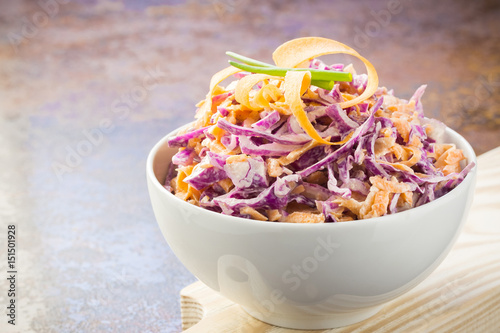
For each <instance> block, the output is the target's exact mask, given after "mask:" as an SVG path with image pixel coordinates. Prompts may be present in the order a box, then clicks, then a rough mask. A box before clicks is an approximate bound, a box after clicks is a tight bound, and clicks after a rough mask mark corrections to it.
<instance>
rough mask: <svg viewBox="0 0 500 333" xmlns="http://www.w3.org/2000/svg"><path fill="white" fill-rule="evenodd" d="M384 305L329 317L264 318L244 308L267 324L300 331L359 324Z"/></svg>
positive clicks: (279, 315) (273, 315)
mask: <svg viewBox="0 0 500 333" xmlns="http://www.w3.org/2000/svg"><path fill="white" fill-rule="evenodd" d="M382 307H383V305H377V306H374V307H371V308H366V309H362V310H358V311H353V312H346V313H332V314H330V315H327V316H317V315H309V316H308V315H297V314H292V315H284V314H279V313H274V314H269V315H268V316H266V317H262V315H261V314H260V313H258V314H257V313H254V314H255V315H254V314H252V312H253V311H252V310H251V309H248V308H245V307H243V306H242V308H243V310H245V312H246V313H248V314H249V315H250V316H252V317H254V318H256V319H258V320H261V321H263V322H265V323H267V324H271V325H274V326H280V327H285V328H292V329H300V330H319V329H330V328H336V327H342V326H348V325H352V324H356V323H359V322H361V321H363V320H365V319H368V318H370V317H372V316H373V315H375V314H376V313H377V312H379V311H380V310H381V309H382Z"/></svg>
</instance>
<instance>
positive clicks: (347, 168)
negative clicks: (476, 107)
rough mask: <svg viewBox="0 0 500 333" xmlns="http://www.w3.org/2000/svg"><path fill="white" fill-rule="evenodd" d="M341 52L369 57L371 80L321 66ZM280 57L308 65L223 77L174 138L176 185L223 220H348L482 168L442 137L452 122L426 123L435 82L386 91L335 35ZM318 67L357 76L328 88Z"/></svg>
mask: <svg viewBox="0 0 500 333" xmlns="http://www.w3.org/2000/svg"><path fill="white" fill-rule="evenodd" d="M335 53H344V54H348V55H351V56H354V57H357V58H359V59H361V60H362V61H363V63H364V64H365V66H366V71H367V74H359V75H358V74H357V73H356V72H355V70H354V69H353V67H352V65H348V66H344V65H342V64H336V65H332V66H327V65H325V64H324V63H323V62H322V61H321V60H319V59H317V57H319V56H322V55H325V54H335ZM273 59H274V61H275V63H276V66H279V67H285V68H297V69H299V68H303V69H304V70H302V69H301V70H289V71H287V72H286V74H285V75H284V76H274V75H269V74H263V73H250V72H242V70H241V69H239V68H236V67H232V66H231V67H228V68H226V69H224V70H222V71H220V72H218V73H216V74H215V75H214V77H213V78H212V80H211V83H210V88H209V93H208V94H207V97H206V99H205V100H203V101H202V102H200V103H199V104H198V105H197V106H198V110H197V113H196V121H195V122H194V123H193V126H192V127H190V128H186V129H184V130H183V131H182V132H181V133H177V135H176V136H174V137H171V138H169V140H168V144H169V146H170V147H177V148H178V152H177V153H176V154H175V155H174V157H173V158H172V163H171V165H170V168H169V170H168V174H167V180H166V183H165V188H167V190H169V191H171V192H172V193H173V194H174V195H176V196H177V197H179V198H181V199H182V200H185V201H187V202H190V203H192V204H194V205H197V206H200V207H202V208H205V209H209V210H212V211H215V212H219V213H221V214H227V215H232V216H238V217H244V218H251V219H256V220H262V221H278V222H292V223H323V222H342V221H351V220H361V219H367V218H371V217H379V216H384V215H386V214H392V213H396V212H399V211H403V210H407V209H411V208H413V207H417V206H421V205H424V204H426V203H428V202H430V201H433V200H434V199H436V198H438V197H440V196H443V195H444V194H446V193H448V192H449V191H451V190H452V189H453V188H454V187H456V186H457V185H458V184H459V183H460V182H461V181H462V180H463V179H464V178H465V177H466V175H467V173H468V172H469V170H471V169H472V168H473V167H474V163H473V162H471V163H469V164H467V163H466V159H465V157H464V155H463V153H462V151H461V150H460V149H457V148H456V147H455V146H454V145H453V144H448V143H443V142H441V139H440V136H441V135H442V133H443V132H444V129H445V125H444V124H442V123H441V122H439V121H437V120H434V119H429V118H426V117H425V116H424V113H423V107H422V103H421V97H422V95H423V93H424V92H425V89H426V86H425V85H423V86H421V87H420V88H418V89H417V91H416V92H415V94H414V95H413V96H412V97H411V98H410V99H409V100H404V99H400V98H398V97H396V96H394V93H393V91H392V90H387V89H386V88H384V87H379V86H378V76H377V73H376V71H375V68H374V67H373V65H372V64H371V63H370V62H369V61H368V60H366V59H365V58H363V57H362V56H361V55H359V53H357V52H356V51H355V50H353V49H351V48H350V47H348V46H346V45H344V44H341V43H339V42H336V41H333V40H330V39H325V38H317V37H309V38H299V39H295V40H292V41H289V42H287V43H285V44H283V45H281V46H280V47H278V48H277V49H276V51H275V52H274V53H273ZM257 64H258V62H257ZM265 68H269V67H265ZM308 68H310V69H314V70H319V71H336V72H341V71H344V72H348V73H351V74H352V81H350V82H349V81H347V82H345V81H343V82H332V83H331V84H329V85H327V86H332V88H331V89H330V90H329V89H324V88H320V87H317V86H314V82H315V81H314V80H313V79H312V75H311V71H309V70H307V69H308ZM233 75H234V76H235V78H236V80H235V81H233V82H231V83H230V84H229V85H228V86H226V87H221V86H220V85H219V84H220V83H221V82H222V81H223V80H225V79H226V78H228V77H230V76H233ZM324 82H325V81H322V84H321V85H322V86H324Z"/></svg>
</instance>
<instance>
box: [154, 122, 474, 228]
mask: <svg viewBox="0 0 500 333" xmlns="http://www.w3.org/2000/svg"><path fill="white" fill-rule="evenodd" d="M190 125H192V123H188V124H186V125H183V126H180V127H178V128H176V129H174V130H173V131H171V132H170V133H168V134H167V135H165V136H164V137H163V138H161V139H160V140H159V141H158V142H157V143H156V144H155V145H154V146H153V148H152V149H151V150H150V152H149V154H148V157H147V161H146V178H147V179H148V180H149V181H150V182H151V184H152V185H153V186H154V187H155V188H156V189H157V190H158V191H160V193H162V194H164V195H166V197H167V198H171V199H173V200H174V202H178V203H179V205H182V206H184V207H187V209H194V210H195V211H199V212H200V213H203V214H209V215H212V214H213V215H212V216H213V217H214V218H218V219H220V221H224V220H227V221H229V222H230V223H233V224H243V226H246V227H248V226H251V225H255V226H259V225H267V226H268V227H266V228H283V227H285V226H286V228H306V229H308V228H354V227H357V226H362V225H363V224H365V223H371V224H373V223H384V222H389V221H391V220H395V219H399V220H401V219H404V217H405V215H412V214H415V213H417V212H419V211H422V210H424V209H427V210H429V209H433V207H434V206H437V205H439V204H440V203H441V202H442V201H443V200H449V199H450V197H454V196H457V195H458V194H459V192H460V190H461V189H462V188H464V187H466V186H468V185H469V183H470V182H473V181H474V180H475V178H476V172H477V156H476V154H475V151H474V149H473V148H472V146H471V145H470V143H469V142H468V141H467V140H466V139H465V138H464V137H463V136H462V135H460V134H459V133H458V132H456V131H455V130H453V129H451V128H449V127H448V126H446V127H445V135H447V136H451V137H454V139H455V140H454V142H453V144H456V145H460V146H463V147H462V150H464V152H465V153H466V154H465V155H466V157H467V161H468V163H471V162H474V166H473V167H472V169H471V170H470V171H469V173H468V174H467V176H466V177H465V178H464V179H463V181H462V182H461V183H460V184H459V185H458V186H457V187H455V188H454V189H453V190H452V191H450V192H448V193H446V194H445V195H443V196H441V197H439V198H437V199H435V200H433V201H431V202H428V203H426V204H424V205H422V206H419V207H414V208H411V209H408V210H405V211H402V212H397V213H394V214H388V215H384V216H380V217H373V218H369V219H362V220H354V221H345V222H336V223H335V222H331V223H289V222H271V221H260V220H254V219H246V218H242V217H237V216H231V215H225V214H221V213H217V212H214V211H211V210H208V209H204V208H202V207H199V206H195V205H193V204H190V203H188V202H186V201H184V200H182V199H180V198H178V197H176V196H175V195H174V194H172V193H171V192H169V191H168V190H167V189H166V188H165V187H164V186H163V185H162V184H161V183H160V182H159V181H158V179H157V178H156V175H155V173H154V169H153V162H154V159H155V157H156V156H157V153H158V151H159V150H160V149H161V148H162V147H163V146H164V145H166V144H167V140H168V138H169V137H171V136H173V135H174V134H176V133H177V132H178V131H179V130H181V129H183V128H186V127H188V126H190ZM354 222H358V223H354ZM359 222H362V223H359ZM307 225H309V226H307ZM320 226H323V227H320Z"/></svg>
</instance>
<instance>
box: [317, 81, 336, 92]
mask: <svg viewBox="0 0 500 333" xmlns="http://www.w3.org/2000/svg"><path fill="white" fill-rule="evenodd" d="M311 84H312V85H313V86H316V87H318V88H322V89H325V90H332V89H333V86H334V85H335V81H323V80H311Z"/></svg>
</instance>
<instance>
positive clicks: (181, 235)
mask: <svg viewBox="0 0 500 333" xmlns="http://www.w3.org/2000/svg"><path fill="white" fill-rule="evenodd" d="M176 132H177V131H174V132H172V133H170V134H169V135H167V136H166V137H165V138H163V139H162V140H161V141H160V142H158V143H157V144H156V145H155V147H154V148H153V149H152V150H151V152H150V154H149V157H148V161H147V182H148V188H149V193H150V197H151V202H152V205H153V209H154V213H155V216H156V219H157V221H158V224H159V226H160V228H161V230H162V233H163V235H164V237H165V239H166V240H167V242H168V244H169V245H170V247H171V248H172V250H173V251H174V253H175V254H176V255H177V257H178V258H179V259H180V260H181V261H182V263H183V264H184V265H185V266H186V267H187V268H188V269H189V270H190V271H191V272H192V273H193V274H194V275H195V276H196V277H197V278H198V279H200V280H201V281H202V282H204V283H205V284H206V285H207V286H209V287H210V288H212V289H214V290H216V291H218V292H220V293H221V294H222V295H223V296H225V297H227V298H228V299H230V300H232V301H234V302H236V303H238V304H240V305H241V306H242V307H243V308H244V309H245V310H246V311H247V312H248V313H250V314H251V315H252V316H254V317H256V318H258V319H260V320H262V321H265V322H268V323H270V324H273V325H277V326H284V327H290V328H297V329H321V328H332V327H339V326H345V325H349V324H353V323H356V322H359V321H361V320H364V319H366V318H368V317H370V316H372V315H374V314H375V313H377V312H378V311H379V310H380V309H381V307H382V305H383V304H384V303H386V302H387V301H389V300H392V299H394V298H395V297H398V296H400V295H402V294H403V293H405V292H407V291H408V290H410V289H411V288H413V287H415V286H416V285H417V284H418V283H420V282H421V281H422V280H424V279H425V278H426V277H427V276H428V275H429V274H430V273H431V272H432V271H433V270H434V269H435V268H436V267H437V266H438V265H439V264H440V263H441V262H442V261H443V259H444V258H445V256H446V255H447V254H448V252H449V250H450V248H451V247H452V245H453V244H454V242H455V240H456V239H457V237H458V234H459V232H460V230H461V228H462V226H463V224H464V222H465V220H466V216H467V213H468V210H469V207H470V205H471V202H472V196H473V192H474V185H475V178H476V169H477V168H476V167H474V169H473V170H471V172H470V173H469V174H468V176H467V177H466V178H465V180H464V181H463V182H462V183H461V184H460V185H459V186H458V187H456V188H455V189H454V190H452V191H451V192H450V193H448V194H446V195H445V196H443V197H441V198H439V199H437V200H435V201H433V202H431V203H428V204H426V205H423V206H421V207H417V208H414V209H410V210H408V211H404V212H400V213H397V214H393V215H388V216H384V217H379V218H373V219H368V220H362V221H353V222H343V223H325V224H294V223H277V222H262V221H255V220H247V219H243V218H237V217H232V216H226V215H222V214H218V213H215V212H211V211H208V210H205V209H202V208H199V207H196V206H194V205H191V204H189V203H187V202H184V201H182V200H181V199H179V198H177V197H175V196H174V195H172V194H171V193H169V192H168V191H167V190H166V189H165V188H164V187H163V186H162V184H163V183H164V180H165V176H166V171H167V167H168V164H169V163H170V159H171V157H172V156H173V154H174V153H175V152H176V150H177V149H172V148H168V146H167V137H169V136H171V135H173V134H174V133H176ZM444 139H445V140H446V142H452V143H455V144H456V145H457V147H458V148H460V149H462V150H463V151H464V154H465V156H466V157H467V158H468V161H474V162H475V163H477V162H476V156H475V154H474V150H473V149H472V147H471V146H470V145H469V143H468V142H467V141H466V140H465V139H464V138H463V137H462V136H460V135H459V134H457V133H456V132H455V131H453V130H450V129H447V130H446V134H445V138H444Z"/></svg>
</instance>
